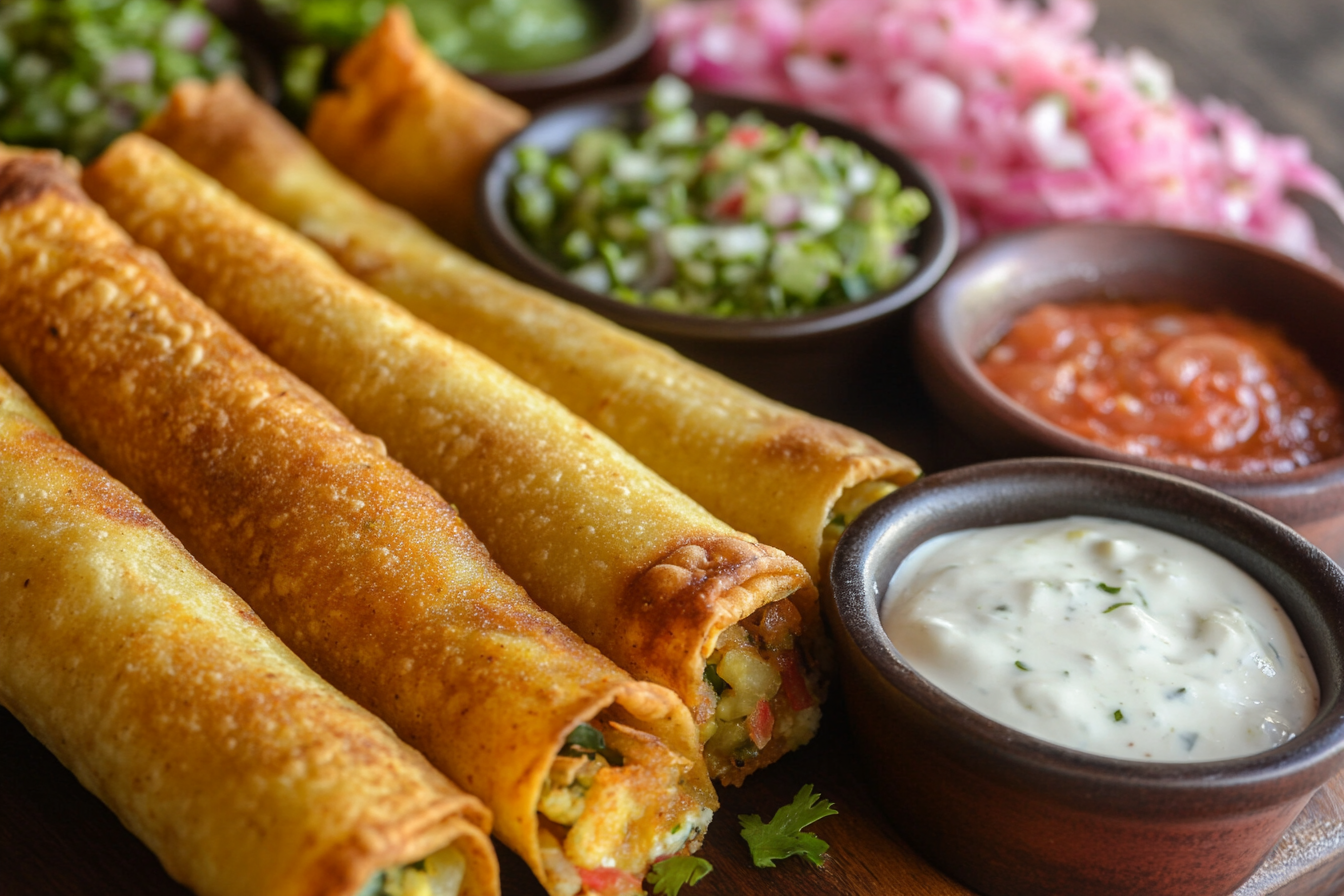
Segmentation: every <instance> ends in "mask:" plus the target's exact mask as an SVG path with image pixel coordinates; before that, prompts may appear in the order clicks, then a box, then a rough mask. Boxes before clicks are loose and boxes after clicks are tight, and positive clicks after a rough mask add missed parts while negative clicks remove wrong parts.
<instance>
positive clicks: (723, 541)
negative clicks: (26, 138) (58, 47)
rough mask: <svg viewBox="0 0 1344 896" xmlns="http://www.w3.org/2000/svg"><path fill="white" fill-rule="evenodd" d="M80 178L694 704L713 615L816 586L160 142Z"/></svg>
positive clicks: (578, 612) (532, 578)
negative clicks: (215, 181)
mask: <svg viewBox="0 0 1344 896" xmlns="http://www.w3.org/2000/svg"><path fill="white" fill-rule="evenodd" d="M85 185H86V187H87V189H88V190H89V192H90V194H91V195H92V196H93V197H94V198H95V199H97V200H98V201H99V202H101V203H102V204H103V205H104V206H105V207H106V208H107V209H108V211H109V212H110V214H111V215H112V217H113V218H114V219H116V220H117V221H118V222H119V223H121V224H122V225H123V226H124V227H126V228H127V230H128V231H129V232H130V233H131V234H132V236H134V237H135V238H136V239H138V240H139V241H140V242H142V243H143V244H145V245H147V246H149V247H150V248H153V249H156V250H158V251H159V252H160V253H162V255H163V257H164V258H165V259H166V260H167V261H168V264H169V265H170V267H172V268H173V269H174V271H175V272H176V273H177V275H178V276H180V277H181V279H182V281H183V282H184V283H185V284H186V285H187V287H188V288H190V289H192V290H194V291H195V292H197V293H198V294H199V295H200V296H202V297H203V298H204V299H205V300H206V301H207V302H208V303H209V304H211V306H212V307H214V308H215V310H216V311H219V312H220V313H221V314H222V315H223V316H224V317H225V318H226V319H228V320H229V321H231V322H232V323H233V324H234V325H235V326H237V327H239V329H240V330H241V331H242V332H243V334H244V335H245V336H247V337H248V338H250V339H251V340H253V341H254V342H255V343H256V344H257V345H258V346H259V347H260V348H262V349H263V350H264V351H266V352H268V353H269V354H270V355H271V356H272V357H274V358H275V359H276V360H278V361H279V362H280V363H282V364H284V365H285V366H286V367H288V368H289V369H290V370H292V371H294V372H295V373H297V374H298V375H299V376H301V377H303V378H304V379H305V380H306V381H307V382H308V383H310V384H311V385H312V386H314V387H315V388H317V389H318V390H319V391H320V392H322V393H323V394H324V395H326V396H327V397H328V398H330V399H331V400H332V401H334V402H335V403H336V404H337V405H338V406H339V407H340V408H341V410H343V411H344V412H345V413H347V414H349V415H350V418H351V419H352V420H353V421H354V422H355V424H356V425H358V426H360V427H361V428H363V429H364V430H366V431H368V432H371V433H375V434H377V435H379V436H381V437H382V438H383V439H385V440H386V441H387V444H388V445H389V447H390V449H391V451H392V453H393V455H394V456H396V457H397V459H398V460H400V461H402V462H403V463H405V464H407V466H409V467H410V468H411V470H412V471H414V472H415V473H417V474H418V475H420V476H422V477H423V478H424V479H425V480H426V481H427V482H429V484H431V485H433V486H434V487H435V488H437V489H438V490H439V491H440V492H441V493H442V494H443V495H444V496H445V497H446V498H448V500H450V501H452V502H453V504H454V505H455V506H456V507H457V508H458V509H459V510H460V511H461V513H462V515H463V517H464V518H465V519H466V521H467V522H468V523H469V524H470V526H471V528H472V530H473V531H474V532H476V533H477V534H478V535H479V536H480V537H481V539H482V541H484V543H485V544H486V546H487V547H488V548H489V549H490V552H491V555H492V556H493V557H494V558H495V559H496V560H497V561H498V562H499V563H500V564H501V565H502V566H503V567H504V569H505V570H506V571H507V572H508V573H509V574H511V575H512V576H513V577H514V578H515V579H516V580H517V581H518V582H519V583H520V584H522V585H523V586H524V587H525V588H527V590H528V592H529V593H530V594H531V595H532V596H533V597H534V598H536V599H537V601H538V602H539V603H541V604H542V606H544V607H545V608H547V609H548V610H550V611H552V612H554V613H555V614H556V615H557V616H559V617H560V619H561V621H563V622H564V623H566V624H567V625H569V626H570V627H571V628H573V629H574V630H575V631H576V632H577V633H578V634H579V635H580V636H582V637H583V638H584V639H585V640H587V641H588V642H589V643H590V644H593V645H594V646H596V647H597V648H598V649H599V650H601V651H602V652H603V653H605V654H606V655H607V656H609V657H611V658H612V659H613V660H615V661H616V663H617V664H618V665H620V666H622V667H623V668H625V669H626V670H628V671H630V672H631V673H632V674H634V675H636V676H638V677H641V678H645V679H647V680H650V681H654V682H657V683H659V684H664V685H667V686H669V687H672V688H673V689H674V690H676V691H677V692H678V693H679V694H680V695H681V696H682V698H683V699H685V700H686V701H687V702H688V703H692V704H694V702H695V701H696V700H697V699H698V698H699V697H701V696H702V694H703V692H704V688H703V685H702V681H703V663H704V657H705V656H708V654H709V653H710V651H711V650H712V647H713V637H715V636H717V633H718V632H719V631H720V630H722V628H724V627H725V626H727V625H731V624H732V623H734V622H736V621H738V620H740V619H742V618H744V617H745V616H747V615H750V614H751V613H752V612H753V611H755V610H756V609H757V608H758V607H760V606H763V605H764V604H767V603H771V602H773V601H775V600H781V599H783V598H785V597H787V596H788V595H789V594H792V593H793V592H795V591H797V590H799V589H803V590H804V591H807V592H810V591H811V590H812V587H811V583H810V580H809V578H808V576H807V573H806V571H805V570H804V569H803V568H802V566H801V565H800V564H798V563H797V561H795V560H793V559H791V558H789V557H788V556H786V555H785V554H783V553H782V552H780V551H778V550H776V549H774V548H768V547H765V546H763V545H759V544H756V543H755V542H754V541H753V540H751V539H749V538H748V537H746V536H741V535H740V534H739V533H737V532H735V531H734V530H733V529H731V528H730V527H728V526H727V525H725V524H723V523H721V522H719V521H718V520H716V519H715V518H714V517H712V516H710V515H709V514H708V513H706V512H705V511H704V510H703V509H702V508H701V507H699V506H698V505H696V504H695V503H694V502H693V501H691V500H689V499H688V498H686V497H685V496H684V495H682V494H681V493H680V492H678V491H676V490H675V489H673V488H672V487H671V486H669V485H668V484H667V483H666V482H664V481H663V480H662V479H660V478H659V477H657V476H656V475H655V474H653V473H651V472H650V471H649V470H648V469H647V468H646V467H644V466H643V465H642V464H640V463H639V462H638V461H636V460H635V459H634V458H632V457H631V456H630V455H629V454H627V453H626V452H625V451H624V450H623V449H621V448H620V447H619V446H618V445H616V444H615V443H614V442H612V441H611V440H610V439H609V438H607V437H606V436H605V435H603V434H602V433H601V432H599V431H598V430H597V429H595V428H594V427H592V426H591V425H590V424H588V423H586V422H584V421H583V420H580V419H579V418H578V417H576V416H574V415H573V414H572V413H570V412H569V411H568V410H566V409H565V408H564V407H563V406H561V405H560V404H559V403H558V402H556V401H555V400H554V399H552V398H550V397H549V396H547V395H545V394H543V393H542V392H540V391H538V390H537V389H535V388H533V387H531V386H529V385H527V384H526V383H523V382H522V381H521V380H519V379H518V378H517V377H515V376H513V375H512V374H510V373H509V372H508V371H506V370H504V369H503V368H501V367H500V366H499V365H497V364H495V363H494V362H493V361H490V360H489V359H488V358H485V357H484V356H483V355H481V354H480V353H479V352H477V351H476V350H474V349H472V348H469V347H467V346H465V345H463V344H461V343H459V342H457V341H456V340H454V339H452V338H450V337H448V336H445V335H443V334H442V333H440V332H439V331H437V330H435V329H434V328H433V327H430V326H429V325H428V324H425V323H424V322H422V321H420V320H418V319H417V318H415V317H414V316H413V315H411V314H410V313H409V312H407V311H405V310H403V309H402V308H400V307H398V306H397V305H395V304H393V303H392V302H390V301H388V300H387V299H386V298H384V297H383V296H381V295H379V294H377V293H375V292H374V291H373V290H371V289H370V288H369V287H367V286H365V285H364V284H363V283H361V282H359V281H357V280H355V279H353V278H352V277H350V276H349V275H347V274H346V273H345V272H344V271H341V270H340V269H339V268H337V267H336V266H335V265H334V264H332V263H331V261H330V259H329V258H328V257H327V256H326V255H324V254H323V253H322V252H321V251H320V250H318V249H317V248H316V247H313V246H312V245H311V244H310V243H308V242H307V241H306V240H304V239H303V238H302V237H300V236H298V235H297V234H295V233H294V232H293V231H290V230H288V229H287V228H285V227H283V226H281V225H279V224H277V223H275V222H274V221H272V220H271V219H269V218H267V217H265V216H264V215H262V214H261V213H259V212H257V211H256V210H255V209H253V208H251V207H250V206H247V205H245V204H244V203H242V202H241V201H239V200H238V199H237V198H236V197H234V196H232V195H230V194H229V193H227V192H226V191H225V190H223V189H222V188H220V187H219V186H218V184H216V183H214V182H213V181H211V180H209V179H208V178H206V177H205V176H204V175H202V174H201V173H200V172H198V171H196V170H195V169H194V168H191V167H190V166H189V165H187V164H186V163H184V162H183V161H181V160H180V159H178V158H177V157H176V156H174V155H173V154H172V153H171V152H170V151H169V150H167V149H165V148H164V147H163V146H162V145H161V144H158V143H155V142H154V141H152V140H149V139H148V138H146V137H142V136H139V135H130V136H127V137H125V138H123V139H121V140H119V141H117V143H115V144H114V145H113V146H112V147H111V148H109V149H108V151H107V152H106V153H105V154H104V155H103V157H102V158H101V159H100V160H99V161H98V162H97V163H96V164H95V165H93V166H92V167H90V168H89V170H88V171H87V173H86V175H85Z"/></svg>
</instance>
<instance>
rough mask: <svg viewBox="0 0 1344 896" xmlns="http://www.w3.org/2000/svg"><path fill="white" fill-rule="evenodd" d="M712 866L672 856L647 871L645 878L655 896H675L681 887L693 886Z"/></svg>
mask: <svg viewBox="0 0 1344 896" xmlns="http://www.w3.org/2000/svg"><path fill="white" fill-rule="evenodd" d="M713 870H714V866H713V865H711V864H709V862H706V861H705V860H704V859H697V858H695V857H694V856H674V857H673V858H670V859H663V860H662V861H661V862H658V863H657V864H655V865H654V866H653V867H652V868H650V869H649V876H648V877H647V878H645V880H647V881H648V882H649V883H650V884H653V892H654V894H655V896H677V894H678V893H680V892H681V888H682V887H689V886H695V885H696V884H698V883H699V882H700V880H701V879H702V878H703V877H704V876H705V875H706V874H708V873H709V872H711V871H713Z"/></svg>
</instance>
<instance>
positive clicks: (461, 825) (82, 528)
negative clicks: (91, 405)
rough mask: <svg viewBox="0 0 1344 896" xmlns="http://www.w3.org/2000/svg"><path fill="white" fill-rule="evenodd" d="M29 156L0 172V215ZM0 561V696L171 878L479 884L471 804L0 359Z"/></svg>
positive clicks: (480, 828)
mask: <svg viewBox="0 0 1344 896" xmlns="http://www.w3.org/2000/svg"><path fill="white" fill-rule="evenodd" d="M23 167H24V166H22V165H21V166H20V169H22V168H23ZM43 167H44V163H41V162H39V163H37V164H36V165H35V166H34V167H33V168H32V169H30V175H21V174H19V172H17V171H16V169H15V168H14V167H13V162H12V161H11V162H9V163H8V164H6V163H4V162H0V182H2V183H0V208H3V207H5V206H6V205H10V204H12V203H14V202H15V201H21V200H20V199H19V198H18V197H19V196H20V195H21V191H17V190H16V189H15V188H16V186H17V184H19V183H26V184H27V185H28V186H29V187H32V188H35V189H37V188H40V181H35V180H33V179H32V177H31V172H40V171H42V170H43ZM16 175H17V176H16ZM0 557H3V558H4V561H3V572H0V702H3V704H4V705H5V706H6V707H7V708H8V709H9V710H10V711H11V712H13V713H14V715H15V716H16V717H17V718H18V719H19V720H20V721H21V722H22V723H23V724H24V726H25V727H26V728H27V729H28V730H29V731H30V732H32V733H33V734H34V735H35V736H37V737H38V738H39V739H40V740H41V741H42V742H43V743H45V744H46V745H47V746H48V747H49V748H50V749H52V751H53V752H54V753H55V754H56V755H57V758H59V759H60V760H61V761H62V762H63V763H64V764H65V765H66V766H67V767H69V768H70V769H71V770H72V771H73V772H74V773H75V774H76V776H77V777H78V778H79V779H80V781H81V782H82V783H83V784H84V785H85V786H86V787H88V788H89V789H90V790H92V791H93V792H94V793H95V794H96V795H97V796H98V797H99V798H100V799H102V800H103V801H104V802H105V803H107V804H108V806H109V807H110V808H111V809H112V810H113V811H114V812H115V813H116V814H117V816H118V817H119V818H120V819H121V820H122V822H123V823H124V824H125V825H126V827H127V828H128V829H129V830H131V831H132V832H133V833H134V834H136V835H137V836H138V837H140V839H142V840H143V841H144V842H145V843H146V844H147V845H148V846H149V847H150V848H151V849H152V850H153V851H154V852H155V853H156V855H158V857H159V858H160V860H161V861H162V862H163V864H164V867H165V869H166V870H167V871H168V873H169V874H171V875H172V876H173V877H174V878H175V879H177V880H179V881H181V882H183V883H185V884H187V885H188V886H190V887H191V888H192V889H194V890H196V891H197V892H198V893H200V894H202V896H255V894H257V893H267V894H273V896H356V894H360V896H363V894H369V896H373V894H382V893H387V892H392V890H390V889H387V888H384V887H383V886H382V884H383V882H384V881H396V882H397V883H398V884H401V885H403V886H402V889H401V890H397V891H395V892H397V893H404V894H408V896H409V894H412V893H418V894H420V896H495V894H498V893H499V883H498V868H497V865H496V862H495V856H494V851H493V849H492V848H491V845H490V841H489V838H488V837H487V836H486V833H485V831H487V830H488V829H489V825H490V818H489V813H488V812H487V811H486V809H485V807H484V806H483V805H482V804H481V803H480V801H479V800H477V799H475V798H473V797H470V796H468V795H466V794H465V793H463V792H462V791H460V790H458V789H457V788H456V787H454V786H453V785H452V784H450V783H449V781H448V780H447V779H446V778H444V777H443V776H442V775H441V774H439V773H438V772H437V771H435V770H434V769H432V768H431V767H430V766H429V764H428V763H427V762H426V761H425V760H424V758H423V757H422V756H420V754H418V753H416V752H415V751H413V750H411V749H410V748H409V747H407V746H405V745H404V744H402V743H401V742H400V741H398V740H397V739H396V738H395V736H394V735H393V734H392V732H391V731H390V730H388V728H387V726H386V725H384V724H383V723H382V722H379V721H378V720H376V719H375V718H374V717H373V716H371V715H370V714H369V713H367V712H366V711H364V710H362V709H360V708H359V707H357V706H355V705H354V704H353V703H352V702H351V701H350V700H348V699H347V698H345V697H344V696H342V695H340V694H339V693H337V692H336V691H335V690H334V689H333V688H332V687H331V686H330V685H328V684H326V683H325V682H323V681H322V680H321V679H319V678H318V677H317V676H316V675H314V674H313V673H312V672H311V671H310V670H309V669H308V668H307V667H306V666H304V665H303V663H302V662H300V661H299V659H298V658H297V657H295V656H294V655H293V654H292V653H290V652H289V650H288V649H286V648H285V647H284V646H283V645H281V644H280V642H279V640H278V639H277V638H275V636H274V635H272V634H271V633H270V632H269V631H268V630H267V629H266V628H265V627H264V626H263V625H262V624H261V622H260V620H258V619H257V617H256V615H255V614H254V613H252V611H251V610H249V609H248V608H247V606H246V605H244V604H243V602H242V601H241V600H239V599H238V597H237V596H236V595H234V594H233V593H232V592H231V591H229V590H228V589H227V588H226V587H225V586H224V585H223V584H222V583H221V582H220V581H219V580H218V579H216V578H215V577H214V576H212V575H211V574H210V573H209V572H207V571H206V570H205V569H204V568H202V567H201V566H200V565H199V564H198V563H196V562H195V560H193V559H192V558H191V556H190V555H188V554H187V552H186V551H185V550H184V549H183V547H182V545H181V544H180V542H178V540H177V539H176V538H174V537H173V536H172V535H170V534H169V533H168V531H167V530H166V529H165V528H164V527H163V525H162V524H161V523H160V522H159V521H158V520H157V519H156V518H154V517H153V516H152V515H151V514H150V512H149V511H148V509H146V508H145V506H144V505H143V504H142V503H141V502H140V500H139V499H138V498H136V497H135V496H134V495H133V494H131V492H130V491H129V490H128V489H126V488H125V487H124V486H123V485H121V483H119V482H117V481H115V480H114V479H112V478H111V477H110V476H108V475H107V474H106V473H105V472H103V471H102V470H101V469H99V468H98V467H96V466H95V465H94V464H93V463H91V462H90V461H89V460H87V459H86V458H85V457H84V456H83V455H81V454H79V453H78V452H77V451H76V450H75V449H74V448H73V447H71V446H70V445H69V444H67V443H66V442H64V441H63V440H62V439H61V438H60V436H59V434H58V433H57V431H56V429H55V427H54V426H53V425H52V424H51V423H50V422H49V421H48V420H47V419H46V417H45V416H44V415H43V414H42V413H41V411H39V410H38V409H37V408H36V406H34V405H33V403H32V402H31V401H30V400H29V399H28V397H27V396H26V395H25V394H24V393H23V391H22V390H21V389H20V388H19V387H18V385H17V384H15V383H14V381H13V380H11V379H10V378H9V376H8V375H7V374H6V373H5V371H4V370H0ZM417 879H422V880H419V883H421V884H423V886H421V887H420V888H419V889H415V888H414V885H415V884H416V883H417Z"/></svg>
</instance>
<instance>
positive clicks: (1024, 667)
mask: <svg viewBox="0 0 1344 896" xmlns="http://www.w3.org/2000/svg"><path fill="white" fill-rule="evenodd" d="M1013 665H1014V666H1016V667H1017V668H1019V669H1021V670H1022V671H1023V672H1030V671H1031V670H1030V669H1028V668H1027V664H1026V663H1024V662H1022V661H1021V660H1018V661H1017V662H1015V663H1013Z"/></svg>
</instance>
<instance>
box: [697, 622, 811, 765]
mask: <svg viewBox="0 0 1344 896" xmlns="http://www.w3.org/2000/svg"><path fill="white" fill-rule="evenodd" d="M811 609H812V610H813V611H815V607H812V608H811ZM814 622H815V623H816V626H814V627H812V628H811V630H813V631H817V630H819V629H818V628H817V626H819V625H820V620H814ZM805 630H807V627H805V625H804V621H803V615H802V613H801V612H800V611H799V609H798V606H797V605H796V604H795V603H794V602H793V599H792V598H788V599H785V600H780V601H776V602H774V603H772V604H769V605H768V606H765V607H762V608H761V609H759V610H757V611H756V612H755V613H753V614H752V615H751V616H749V617H748V618H747V619H745V620H743V621H742V622H740V623H738V624H737V625H732V626H729V627H728V628H726V629H724V631H723V633H722V634H720V635H719V638H718V641H717V642H716V643H715V647H714V652H713V653H711V654H710V656H709V659H708V660H707V661H706V663H705V673H704V676H705V683H706V684H707V685H709V687H710V688H712V689H713V692H714V694H715V696H716V698H717V700H716V701H715V703H714V710H713V714H712V716H710V718H709V719H708V720H707V721H704V722H702V723H701V725H700V738H701V740H702V741H704V744H705V764H706V765H707V766H708V767H709V773H710V775H711V776H712V777H714V778H720V779H724V778H726V779H728V780H729V782H730V783H733V782H736V783H740V780H741V778H743V777H745V776H746V775H747V774H749V773H750V772H751V771H752V770H754V769H756V768H759V767H760V766H762V765H768V764H769V763H770V762H772V761H774V760H775V759H776V758H778V757H779V756H782V755H783V754H785V753H787V752H789V751H790V750H793V749H795V748H797V747H800V746H802V745H803V744H805V743H807V742H808V741H809V740H811V739H812V735H814V734H815V733H816V731H817V726H818V725H819V724H820V722H821V702H822V699H823V698H824V696H825V685H824V681H823V679H824V666H825V665H826V663H825V657H823V656H821V655H820V653H821V651H820V645H819V644H816V643H809V641H808V639H806V638H804V636H803V633H804V631H805Z"/></svg>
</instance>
